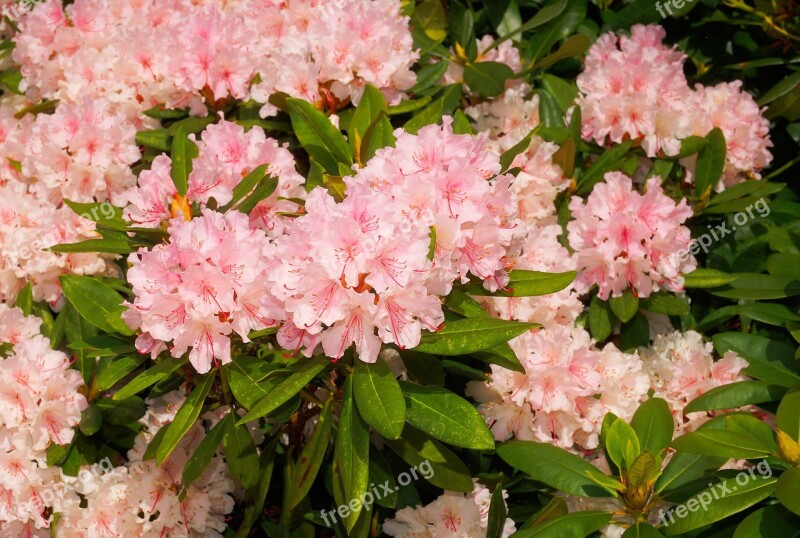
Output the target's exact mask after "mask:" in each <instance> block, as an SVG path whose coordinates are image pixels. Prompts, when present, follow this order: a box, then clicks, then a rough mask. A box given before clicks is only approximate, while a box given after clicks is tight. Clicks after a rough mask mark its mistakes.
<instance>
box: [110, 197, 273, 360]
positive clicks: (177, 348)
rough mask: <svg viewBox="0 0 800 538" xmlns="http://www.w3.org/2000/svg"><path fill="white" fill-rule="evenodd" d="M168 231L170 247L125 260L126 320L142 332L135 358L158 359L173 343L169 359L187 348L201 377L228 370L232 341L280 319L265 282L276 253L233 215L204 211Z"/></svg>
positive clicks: (262, 235) (177, 221) (260, 234)
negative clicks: (129, 296)
mask: <svg viewBox="0 0 800 538" xmlns="http://www.w3.org/2000/svg"><path fill="white" fill-rule="evenodd" d="M168 231H169V234H170V241H169V242H168V243H166V244H160V245H157V246H156V247H154V248H153V249H152V250H150V251H148V250H146V249H141V250H140V251H139V252H137V253H133V254H131V255H130V258H129V260H128V261H129V262H130V264H131V268H130V269H129V271H128V281H129V282H130V283H131V286H132V287H133V292H134V294H135V299H134V300H133V303H132V304H130V303H126V304H127V306H129V308H128V310H126V311H125V314H124V317H125V320H126V322H127V323H128V324H129V325H130V326H131V327H135V328H137V329H141V331H142V334H141V335H140V336H139V337H138V339H137V341H136V344H137V347H138V348H139V350H140V352H143V353H144V352H148V351H149V352H150V353H152V355H153V356H154V357H155V356H156V355H157V354H158V353H159V352H161V351H162V350H163V349H164V348H165V344H164V343H165V342H170V341H171V342H172V346H171V347H170V352H171V353H172V356H173V357H180V356H182V355H183V354H184V353H186V351H187V350H188V349H189V348H190V347H191V351H190V352H189V358H190V360H191V362H192V364H193V365H194V367H195V368H196V369H197V371H198V372H200V373H205V372H208V371H209V370H210V369H211V366H212V363H216V362H217V361H219V362H221V363H222V364H225V363H228V362H230V360H231V350H230V338H229V335H230V334H231V333H233V332H236V333H237V334H238V335H239V336H240V337H241V338H242V339H243V340H244V341H245V342H249V339H248V334H249V333H250V332H251V331H253V330H259V329H264V328H267V327H271V326H273V325H276V324H277V322H278V320H280V319H282V318H283V314H282V308H281V305H280V304H278V303H277V302H276V301H275V300H274V298H273V297H272V296H271V294H270V293H269V288H268V285H267V281H266V279H265V278H264V276H265V275H267V274H269V273H270V263H271V261H270V260H271V259H272V258H273V256H274V255H275V247H274V246H273V245H272V243H270V241H269V239H268V238H267V235H266V234H265V233H264V232H263V231H261V230H257V229H252V228H251V227H250V225H249V222H248V218H247V216H246V215H243V214H242V213H238V212H236V211H232V212H229V213H227V214H225V215H223V214H220V213H216V212H213V211H211V210H208V209H205V210H203V214H202V216H201V217H199V218H196V219H193V220H190V221H188V222H186V221H183V220H182V219H179V218H176V219H173V220H172V221H171V223H170V227H169V230H168Z"/></svg>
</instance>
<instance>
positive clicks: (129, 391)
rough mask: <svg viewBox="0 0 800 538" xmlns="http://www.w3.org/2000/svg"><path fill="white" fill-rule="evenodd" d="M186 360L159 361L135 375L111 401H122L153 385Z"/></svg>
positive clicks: (168, 359) (186, 360)
mask: <svg viewBox="0 0 800 538" xmlns="http://www.w3.org/2000/svg"><path fill="white" fill-rule="evenodd" d="M188 360H189V359H188V358H187V359H173V358H166V359H163V360H161V361H160V362H159V363H158V364H156V365H155V366H153V367H151V368H148V369H147V370H145V371H144V372H142V373H141V374H139V375H137V376H136V377H135V378H133V380H132V381H131V382H130V383H128V384H127V385H125V386H124V387H122V388H121V389H119V390H118V391H117V392H115V393H114V396H113V399H114V400H124V399H126V398H129V397H131V396H133V395H134V394H136V393H138V392H141V391H143V390H144V389H146V388H148V387H150V386H152V385H155V384H156V383H158V382H159V381H161V380H162V379H164V378H166V377H167V376H168V375H170V374H171V373H173V372H175V371H177V370H178V369H179V368H180V367H181V366H183V365H184V364H186V363H187V362H188Z"/></svg>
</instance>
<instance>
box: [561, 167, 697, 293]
mask: <svg viewBox="0 0 800 538" xmlns="http://www.w3.org/2000/svg"><path fill="white" fill-rule="evenodd" d="M659 183H660V179H659V178H658V177H652V178H650V179H649V180H648V181H647V184H646V186H645V188H646V192H645V194H639V193H638V192H636V191H635V190H633V188H632V182H631V179H630V178H629V177H627V176H626V175H624V174H623V173H621V172H609V173H607V174H606V175H605V183H598V184H597V185H596V186H595V187H594V190H593V191H592V193H591V194H590V195H589V197H588V198H587V199H586V202H584V201H583V200H582V199H580V198H578V197H575V198H573V199H572V201H571V202H570V205H569V208H570V210H571V211H572V217H573V219H574V220H572V221H570V223H569V224H568V225H567V230H568V231H569V235H568V238H569V244H570V246H571V247H572V248H573V249H574V250H576V251H577V255H578V277H577V278H576V280H575V289H576V290H577V291H578V292H579V293H586V292H588V291H589V290H590V288H591V287H592V286H594V285H596V286H598V287H599V291H598V296H599V297H600V298H601V299H604V300H605V299H608V297H609V296H613V297H619V296H620V295H622V292H623V291H624V290H625V289H626V288H630V289H631V290H633V292H634V293H635V294H636V295H638V296H639V297H648V296H650V294H651V293H653V292H656V291H658V290H660V289H667V290H670V291H680V290H681V289H682V288H683V277H682V276H681V275H683V274H686V273H691V272H692V271H693V270H694V268H695V266H696V262H695V259H694V257H693V256H690V255H689V253H688V250H689V247H690V242H691V234H690V232H689V229H688V228H687V227H685V226H683V223H684V222H685V221H686V220H687V219H688V218H689V217H691V216H692V210H691V208H690V207H689V206H688V205H687V204H686V200H681V202H680V203H679V204H676V203H675V202H673V201H672V199H670V198H669V197H668V196H666V195H665V194H664V193H663V191H662V189H661V186H660V184H659Z"/></svg>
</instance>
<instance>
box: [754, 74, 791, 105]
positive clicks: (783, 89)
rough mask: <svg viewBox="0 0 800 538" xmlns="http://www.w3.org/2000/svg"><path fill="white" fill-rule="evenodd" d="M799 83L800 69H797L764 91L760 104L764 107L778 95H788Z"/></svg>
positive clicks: (759, 100)
mask: <svg viewBox="0 0 800 538" xmlns="http://www.w3.org/2000/svg"><path fill="white" fill-rule="evenodd" d="M798 84H800V71H795V72H793V73H792V74H791V75H788V76H786V77H785V78H784V79H783V80H781V81H780V82H778V83H777V84H776V85H775V86H773V87H772V88H770V89H769V91H767V92H766V93H764V95H762V96H761V97H760V98H759V99H758V106H759V107H762V106H766V105H768V104H770V103H771V102H772V101H774V100H775V99H777V98H778V97H781V96H783V95H786V94H787V93H789V92H790V91H792V90H793V89H795V88H796V87H797V85H798Z"/></svg>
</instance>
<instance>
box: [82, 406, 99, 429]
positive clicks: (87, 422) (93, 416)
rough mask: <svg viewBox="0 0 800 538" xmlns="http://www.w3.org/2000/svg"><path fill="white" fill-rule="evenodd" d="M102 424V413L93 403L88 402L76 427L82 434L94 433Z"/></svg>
mask: <svg viewBox="0 0 800 538" xmlns="http://www.w3.org/2000/svg"><path fill="white" fill-rule="evenodd" d="M102 425H103V414H102V412H101V411H100V409H99V408H98V407H97V406H96V405H95V404H89V407H87V408H86V409H84V410H83V412H82V413H81V421H80V423H78V428H79V429H80V430H81V433H82V434H84V435H94V434H95V433H97V432H98V431H100V427H101V426H102Z"/></svg>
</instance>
